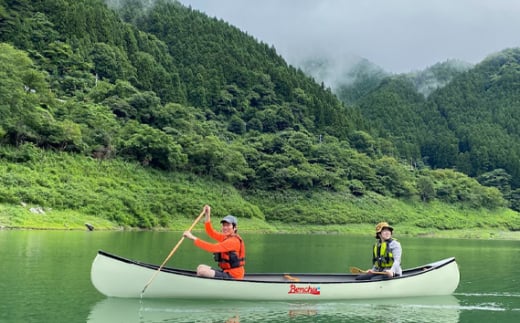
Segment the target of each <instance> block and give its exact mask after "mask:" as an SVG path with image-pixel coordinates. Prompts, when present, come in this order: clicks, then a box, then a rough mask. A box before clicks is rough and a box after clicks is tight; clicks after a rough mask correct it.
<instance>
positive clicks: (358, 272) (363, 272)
mask: <svg viewBox="0 0 520 323" xmlns="http://www.w3.org/2000/svg"><path fill="white" fill-rule="evenodd" d="M350 272H351V273H353V274H366V271H365V270H361V269H359V268H358V267H350Z"/></svg>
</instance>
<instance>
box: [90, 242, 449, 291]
mask: <svg viewBox="0 0 520 323" xmlns="http://www.w3.org/2000/svg"><path fill="white" fill-rule="evenodd" d="M98 255H102V256H105V257H108V258H112V259H115V260H117V261H120V262H124V263H127V264H131V265H136V266H139V267H144V268H147V269H151V270H158V269H159V266H158V265H154V264H150V263H145V262H140V261H136V260H131V259H128V258H124V257H121V256H117V255H114V254H111V253H108V252H105V251H103V250H99V251H98ZM452 262H455V257H450V258H446V259H442V260H439V261H436V262H433V263H429V264H425V265H422V266H418V267H413V268H409V269H405V270H403V274H402V275H401V276H398V277H394V278H393V280H400V279H405V278H409V277H413V276H418V275H422V274H425V273H428V272H431V271H432V270H438V269H440V268H442V267H444V266H447V265H449V264H450V263H452ZM161 272H164V273H169V274H175V275H181V276H188V277H194V278H197V279H209V280H221V279H220V278H210V277H200V276H197V273H196V271H193V270H186V269H179V268H173V267H163V268H161ZM287 274H289V275H290V277H296V278H298V283H320V284H338V283H368V282H373V281H375V280H355V279H354V278H355V277H356V276H358V275H357V274H350V273H251V274H246V276H245V277H244V279H242V280H227V281H229V282H233V281H234V282H250V283H270V284H271V283H275V284H294V282H295V281H294V280H290V279H283V278H281V277H284V276H285V275H287ZM262 278H263V279H262ZM320 278H321V279H322V280H320ZM325 278H328V279H325ZM306 279H307V280H306Z"/></svg>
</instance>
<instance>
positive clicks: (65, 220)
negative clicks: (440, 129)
mask: <svg viewBox="0 0 520 323" xmlns="http://www.w3.org/2000/svg"><path fill="white" fill-rule="evenodd" d="M35 153H37V154H39V155H38V156H36V157H37V158H36V157H35V158H30V159H28V160H26V161H24V162H9V161H8V160H6V159H0V228H3V229H9V228H11V229H55V230H85V228H86V227H85V223H89V224H91V225H93V226H94V227H95V228H96V229H97V230H122V229H124V230H139V229H147V230H175V231H177V230H179V231H181V230H185V229H186V228H188V227H189V226H190V225H191V223H192V222H193V220H194V219H195V218H196V217H197V215H198V214H199V213H200V212H201V210H202V207H203V206H204V204H209V205H211V206H212V210H213V212H212V213H213V216H214V217H217V218H220V217H222V216H225V215H226V214H233V215H235V216H237V217H238V218H239V221H240V229H241V230H242V231H254V232H295V233H296V232H298V233H304V232H305V233H307V232H312V233H322V232H325V233H337V234H367V232H371V231H372V230H373V227H374V225H375V224H376V223H377V222H380V221H387V222H389V223H391V224H392V225H394V226H396V228H399V234H400V235H409V236H432V237H450V238H452V237H453V238H482V239H489V238H493V239H518V232H520V215H519V213H517V212H514V211H512V210H510V209H506V208H501V209H493V210H488V209H473V208H470V207H468V206H465V205H461V204H445V203H440V202H431V203H422V202H420V201H405V200H396V199H391V198H387V197H385V196H381V195H377V194H374V193H367V194H365V195H364V196H362V197H354V196H352V195H351V194H350V193H349V192H330V191H294V190H284V191H272V192H265V191H255V192H250V191H246V192H244V191H239V190H237V189H235V188H234V187H232V186H229V185H226V184H223V183H221V182H218V181H214V180H211V179H208V178H203V177H198V176H195V175H193V174H182V173H171V172H159V171H155V170H151V169H149V168H145V167H141V166H140V165H136V164H132V163H127V162H124V161H121V160H111V161H103V162H100V161H98V160H93V159H88V158H84V157H77V156H72V155H69V154H62V153H50V152H44V151H36V152H35ZM4 154H5V152H4ZM201 228H202V226H198V227H197V230H199V229H201Z"/></svg>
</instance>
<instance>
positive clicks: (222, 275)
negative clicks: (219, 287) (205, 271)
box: [213, 269, 233, 279]
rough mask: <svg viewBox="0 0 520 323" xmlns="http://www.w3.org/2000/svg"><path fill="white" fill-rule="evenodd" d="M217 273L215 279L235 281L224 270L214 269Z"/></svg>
mask: <svg viewBox="0 0 520 323" xmlns="http://www.w3.org/2000/svg"><path fill="white" fill-rule="evenodd" d="M213 270H214V271H215V278H222V279H233V277H231V275H230V274H229V273H226V272H225V271H223V270H222V269H213Z"/></svg>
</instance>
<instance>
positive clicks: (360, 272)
mask: <svg viewBox="0 0 520 323" xmlns="http://www.w3.org/2000/svg"><path fill="white" fill-rule="evenodd" d="M350 272H351V273H353V274H368V271H366V270H362V269H359V268H358V267H350ZM372 274H376V275H386V272H384V271H374V272H372Z"/></svg>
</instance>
